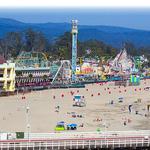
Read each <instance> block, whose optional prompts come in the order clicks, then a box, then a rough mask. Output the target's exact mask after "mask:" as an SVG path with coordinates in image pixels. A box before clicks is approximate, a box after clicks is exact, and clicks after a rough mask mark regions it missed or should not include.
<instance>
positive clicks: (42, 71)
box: [0, 20, 146, 91]
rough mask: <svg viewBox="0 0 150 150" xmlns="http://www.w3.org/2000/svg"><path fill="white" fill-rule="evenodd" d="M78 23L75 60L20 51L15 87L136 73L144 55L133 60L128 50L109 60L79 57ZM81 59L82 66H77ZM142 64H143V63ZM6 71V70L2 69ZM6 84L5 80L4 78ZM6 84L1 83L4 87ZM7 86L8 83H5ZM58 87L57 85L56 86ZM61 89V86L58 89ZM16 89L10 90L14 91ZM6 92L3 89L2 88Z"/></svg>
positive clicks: (74, 24) (74, 27)
mask: <svg viewBox="0 0 150 150" xmlns="http://www.w3.org/2000/svg"><path fill="white" fill-rule="evenodd" d="M77 24H78V21H77V20H72V30H71V34H72V58H71V60H61V61H53V62H50V61H48V59H47V56H46V55H45V54H44V53H42V52H21V53H20V55H19V56H18V57H17V58H16V60H15V61H14V65H15V73H14V76H15V81H13V80H12V81H13V82H12V83H15V88H16V89H17V90H18V89H23V88H25V87H26V88H28V89H30V88H32V89H43V88H51V86H52V87H53V86H55V85H64V84H65V85H67V84H71V85H74V84H78V82H80V81H79V79H81V78H82V79H83V80H81V81H85V80H86V81H87V79H86V78H88V80H89V79H90V80H91V79H92V80H93V78H94V81H95V79H96V78H97V79H99V80H102V81H106V80H107V79H108V78H107V77H108V76H114V75H118V76H119V75H125V76H126V75H131V74H137V73H138V69H139V68H140V67H141V64H142V63H143V62H145V61H146V60H145V58H144V56H142V57H140V56H139V57H135V58H131V57H130V56H129V55H127V51H126V49H123V50H121V51H120V53H118V54H117V56H116V57H115V58H114V59H112V58H110V59H107V60H103V58H102V60H94V59H93V60H90V59H83V58H77V34H78V27H77ZM77 60H79V65H77ZM141 61H142V63H141ZM0 69H1V70H2V72H3V70H6V67H4V68H2V67H1V68H0ZM1 80H3V83H6V81H5V80H6V79H5V78H2V79H1ZM3 85H4V84H2V88H3V87H4V86H3ZM5 86H6V84H5ZM56 87H57V86H56ZM58 87H59V86H58ZM15 88H10V89H11V91H12V89H14V90H15ZM3 89H4V88H3Z"/></svg>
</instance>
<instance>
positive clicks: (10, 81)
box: [0, 63, 15, 92]
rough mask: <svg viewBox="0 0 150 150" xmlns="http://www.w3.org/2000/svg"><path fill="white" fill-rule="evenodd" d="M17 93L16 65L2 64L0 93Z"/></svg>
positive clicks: (0, 68) (0, 69)
mask: <svg viewBox="0 0 150 150" xmlns="http://www.w3.org/2000/svg"><path fill="white" fill-rule="evenodd" d="M14 91H15V63H3V64H0V92H14Z"/></svg>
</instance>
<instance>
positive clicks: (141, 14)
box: [0, 7, 150, 30]
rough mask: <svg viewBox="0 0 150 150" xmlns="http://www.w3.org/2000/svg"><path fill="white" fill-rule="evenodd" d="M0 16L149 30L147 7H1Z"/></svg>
mask: <svg viewBox="0 0 150 150" xmlns="http://www.w3.org/2000/svg"><path fill="white" fill-rule="evenodd" d="M0 18H11V19H15V20H18V21H22V22H26V23H46V22H71V20H72V19H77V20H78V21H79V24H81V25H109V26H121V27H128V28H135V29H143V30H150V19H149V18H150V9H149V8H145V9H144V8H108V7H107V8H101V7H99V8H82V7H80V8H57V7H56V8H54V7H53V8H51V7H50V8H1V9H0Z"/></svg>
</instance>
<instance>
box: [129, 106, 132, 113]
mask: <svg viewBox="0 0 150 150" xmlns="http://www.w3.org/2000/svg"><path fill="white" fill-rule="evenodd" d="M131 107H132V105H129V106H128V109H129V113H131V111H132V110H131Z"/></svg>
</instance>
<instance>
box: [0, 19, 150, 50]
mask: <svg viewBox="0 0 150 150" xmlns="http://www.w3.org/2000/svg"><path fill="white" fill-rule="evenodd" d="M28 28H32V29H34V30H35V31H40V32H42V33H43V34H44V35H45V36H46V38H47V39H48V40H49V41H54V40H55V39H56V38H57V37H59V36H60V35H63V34H64V32H71V23H66V22H63V23H52V22H47V23H24V22H21V21H17V20H14V19H9V18H0V31H1V32H0V38H2V37H4V36H5V34H6V33H7V32H12V31H15V32H23V31H24V30H27V29H28ZM78 29H79V34H78V38H79V40H81V41H86V40H90V39H96V40H100V41H103V42H105V43H107V44H110V45H112V46H114V47H117V48H120V47H122V44H123V43H124V42H132V43H133V44H134V45H135V46H136V47H142V46H150V31H148V30H141V29H132V28H126V27H118V26H108V25H106V26H105V25H78Z"/></svg>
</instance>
